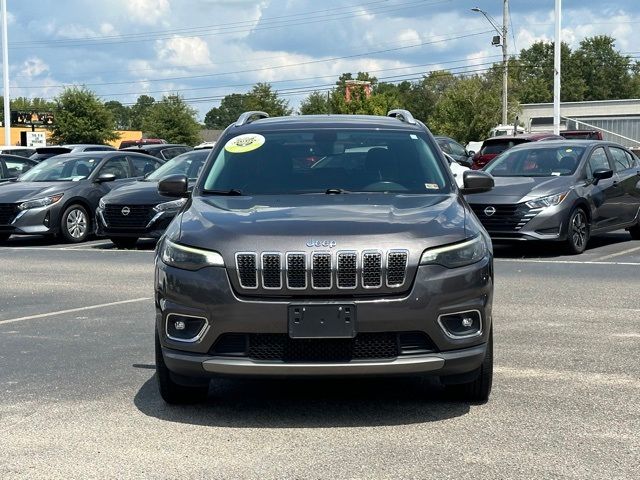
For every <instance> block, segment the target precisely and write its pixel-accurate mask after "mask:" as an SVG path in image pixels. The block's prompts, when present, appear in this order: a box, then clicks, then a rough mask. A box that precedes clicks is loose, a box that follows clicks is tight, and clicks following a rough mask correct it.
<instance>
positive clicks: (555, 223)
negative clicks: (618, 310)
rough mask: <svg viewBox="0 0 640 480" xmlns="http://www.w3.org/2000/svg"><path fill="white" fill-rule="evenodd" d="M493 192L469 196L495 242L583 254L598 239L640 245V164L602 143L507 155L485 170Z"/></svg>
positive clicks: (556, 143)
mask: <svg viewBox="0 0 640 480" xmlns="http://www.w3.org/2000/svg"><path fill="white" fill-rule="evenodd" d="M483 170H484V171H486V172H487V173H490V174H491V175H493V177H494V178H495V187H494V189H493V190H492V191H491V192H487V193H480V194H473V195H469V196H467V201H468V202H469V204H470V205H471V208H473V211H474V212H475V213H476V215H477V216H478V218H479V219H480V221H481V222H482V224H483V225H484V227H485V228H486V229H487V231H488V232H489V234H490V235H491V237H492V238H493V239H494V240H510V241H522V240H553V241H557V242H563V243H564V245H565V247H566V249H567V250H568V252H569V253H574V254H579V253H582V252H583V251H584V250H585V248H586V246H587V242H588V241H589V238H590V237H591V236H592V235H596V234H598V233H604V232H609V231H612V230H619V229H623V228H624V229H627V230H628V231H629V232H630V233H631V236H632V237H633V238H634V239H640V223H639V221H640V216H639V215H640V160H638V158H637V157H636V156H635V155H634V154H633V153H631V152H630V151H629V150H627V149H626V148H624V147H622V146H620V145H618V144H615V143H610V142H603V141H599V140H551V141H544V142H535V143H527V144H523V145H519V146H516V147H513V148H512V149H510V150H507V151H506V152H505V153H503V154H502V155H501V156H499V157H497V158H496V159H494V160H493V161H492V162H491V163H489V164H488V165H487V166H486V167H485V168H484V169H483Z"/></svg>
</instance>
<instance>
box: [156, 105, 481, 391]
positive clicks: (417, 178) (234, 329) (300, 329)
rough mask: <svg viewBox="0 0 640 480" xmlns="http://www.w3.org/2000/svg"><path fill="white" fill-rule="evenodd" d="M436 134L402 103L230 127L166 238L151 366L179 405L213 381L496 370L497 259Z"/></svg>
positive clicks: (462, 378)
mask: <svg viewBox="0 0 640 480" xmlns="http://www.w3.org/2000/svg"><path fill="white" fill-rule="evenodd" d="M492 186H493V179H492V177H491V176H490V175H489V174H487V173H486V172H475V171H468V172H465V177H464V188H463V189H458V187H457V186H456V182H455V181H454V179H453V176H452V174H451V172H450V170H449V168H448V166H447V161H446V160H445V159H444V158H443V156H442V153H441V152H440V149H439V148H438V146H437V144H436V142H435V141H434V139H433V137H432V135H431V133H430V132H429V130H428V129H427V128H426V127H425V126H424V124H422V123H421V122H419V121H417V120H415V119H414V118H413V117H412V116H411V114H410V113H409V112H407V111H406V110H395V111H392V112H389V116H388V117H377V116H343V115H333V116H332V115H325V116H297V117H282V118H268V115H267V114H265V113H263V112H247V113H245V114H243V115H242V116H240V118H239V119H238V121H237V122H236V123H234V124H232V125H231V126H230V127H229V128H227V129H226V130H225V131H224V133H223V134H222V136H221V138H220V140H219V141H218V143H217V144H216V146H215V148H214V149H213V150H212V151H211V153H210V156H209V158H208V160H207V162H206V164H205V166H204V168H203V171H202V174H201V175H200V177H199V179H198V181H197V183H196V185H195V187H194V189H193V193H192V194H191V195H189V194H188V179H187V178H186V177H185V176H180V175H177V176H176V175H174V176H170V177H166V178H164V179H162V180H161V181H160V182H159V184H158V189H159V192H160V193H161V194H162V195H166V196H172V197H185V198H186V197H188V201H187V203H186V204H185V205H184V207H183V208H182V210H181V211H180V213H179V214H178V215H177V216H176V217H175V218H174V220H173V221H172V223H171V224H170V225H169V227H168V229H167V231H166V233H165V235H164V236H163V237H162V238H161V239H160V241H159V243H158V246H157V254H156V262H155V264H156V269H155V304H156V312H157V315H156V367H157V377H158V381H159V387H160V393H161V395H162V397H163V398H164V399H165V400H166V401H167V402H169V403H178V402H184V401H193V400H195V399H198V398H203V397H205V396H206V394H207V388H208V381H209V379H210V378H212V377H216V376H223V375H224V376H326V375H329V376H330V375H333V376H343V377H344V376H352V375H376V376H377V375H393V374H396V375H424V374H427V375H436V376H439V377H440V380H441V381H442V383H444V384H445V385H447V386H449V387H450V388H452V389H454V390H455V391H456V392H457V393H459V394H461V395H462V396H463V397H464V398H465V399H466V400H468V401H476V402H484V401H486V400H487V399H488V396H489V392H490V390H491V381H492V363H493V355H492V321H491V302H492V295H493V254H492V247H491V241H490V239H489V236H488V235H487V233H486V232H485V230H484V229H483V227H482V225H481V223H480V222H479V221H478V219H477V218H476V216H475V215H474V214H473V212H472V211H471V209H470V208H469V206H468V205H467V203H466V201H465V200H464V197H463V193H471V192H481V191H487V190H489V189H490V188H492Z"/></svg>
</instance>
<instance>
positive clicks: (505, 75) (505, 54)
mask: <svg viewBox="0 0 640 480" xmlns="http://www.w3.org/2000/svg"><path fill="white" fill-rule="evenodd" d="M471 11H472V12H478V13H481V14H482V15H484V17H485V18H486V19H487V20H488V22H489V23H490V24H491V26H492V27H493V29H494V30H495V31H496V32H497V33H498V37H494V40H493V41H492V42H491V44H492V45H494V46H498V45H501V46H502V125H507V122H508V118H507V113H508V108H509V92H508V88H509V50H508V49H507V35H508V33H509V29H508V25H509V0H502V26H500V25H498V22H496V21H495V19H494V18H493V17H492V16H491V15H489V14H488V13H487V12H485V11H484V10H482V9H481V8H479V7H474V8H472V9H471ZM497 40H500V41H499V42H497Z"/></svg>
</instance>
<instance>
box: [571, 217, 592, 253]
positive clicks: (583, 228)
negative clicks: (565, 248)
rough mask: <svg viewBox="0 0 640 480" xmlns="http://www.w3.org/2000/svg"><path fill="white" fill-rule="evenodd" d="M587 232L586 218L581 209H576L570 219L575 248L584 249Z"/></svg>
mask: <svg viewBox="0 0 640 480" xmlns="http://www.w3.org/2000/svg"><path fill="white" fill-rule="evenodd" d="M588 234H589V227H588V225H587V219H586V217H585V215H584V213H583V212H582V210H578V211H576V213H575V215H574V216H573V218H572V219H571V236H572V238H573V244H574V245H575V246H576V248H577V249H579V250H583V249H584V247H585V245H586V243H587V235H588Z"/></svg>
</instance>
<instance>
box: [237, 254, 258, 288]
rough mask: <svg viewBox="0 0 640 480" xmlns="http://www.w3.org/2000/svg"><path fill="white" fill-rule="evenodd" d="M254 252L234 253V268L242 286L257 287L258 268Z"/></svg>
mask: <svg viewBox="0 0 640 480" xmlns="http://www.w3.org/2000/svg"><path fill="white" fill-rule="evenodd" d="M256 256H257V255H256V254H255V253H251V252H240V253H236V270H237V272H238V280H239V282H240V286H241V287H242V288H247V289H256V288H258V268H257V266H258V265H257V262H256Z"/></svg>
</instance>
